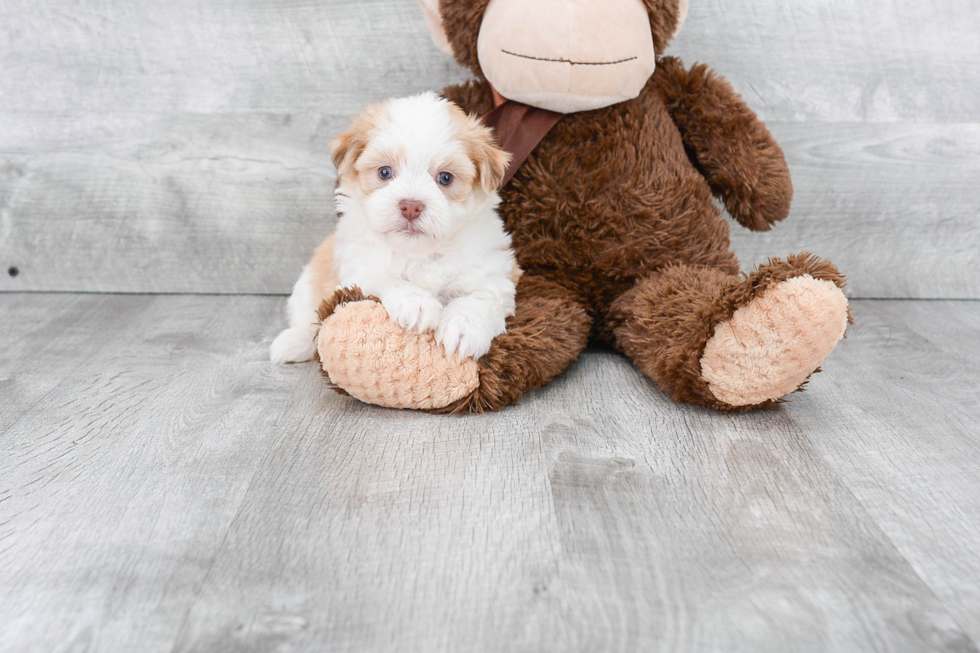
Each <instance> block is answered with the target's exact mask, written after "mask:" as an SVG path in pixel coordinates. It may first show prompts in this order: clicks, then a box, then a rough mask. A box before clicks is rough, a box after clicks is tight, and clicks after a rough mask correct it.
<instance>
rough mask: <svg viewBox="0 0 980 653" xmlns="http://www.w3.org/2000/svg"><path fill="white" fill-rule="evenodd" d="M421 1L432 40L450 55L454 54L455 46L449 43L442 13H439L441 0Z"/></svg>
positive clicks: (426, 25)
mask: <svg viewBox="0 0 980 653" xmlns="http://www.w3.org/2000/svg"><path fill="white" fill-rule="evenodd" d="M419 3H420V4H421V5H422V15H423V16H424V17H425V28H426V29H427V30H429V36H431V37H432V42H433V43H435V44H436V47H437V48H439V49H440V50H442V51H443V52H445V53H446V54H448V55H449V56H450V57H451V56H453V46H452V45H450V44H449V37H448V36H446V28H445V26H444V25H443V24H442V15H441V14H440V13H439V0H419Z"/></svg>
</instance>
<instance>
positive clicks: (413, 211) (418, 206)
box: [398, 200, 425, 222]
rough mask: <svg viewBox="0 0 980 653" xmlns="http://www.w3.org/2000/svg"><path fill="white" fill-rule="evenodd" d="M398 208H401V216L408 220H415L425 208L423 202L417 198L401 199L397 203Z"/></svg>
mask: <svg viewBox="0 0 980 653" xmlns="http://www.w3.org/2000/svg"><path fill="white" fill-rule="evenodd" d="M398 208H400V209H401V210H402V217H403V218H405V219H406V220H408V221H409V222H415V221H416V220H418V219H419V216H420V215H422V211H424V210H425V204H423V203H422V202H419V201H418V200H402V201H401V202H399V203H398Z"/></svg>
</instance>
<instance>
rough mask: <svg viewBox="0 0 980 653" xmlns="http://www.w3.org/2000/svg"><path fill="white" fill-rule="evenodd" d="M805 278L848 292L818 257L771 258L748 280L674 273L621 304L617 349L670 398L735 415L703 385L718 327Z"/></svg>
mask: <svg viewBox="0 0 980 653" xmlns="http://www.w3.org/2000/svg"><path fill="white" fill-rule="evenodd" d="M805 274H809V275H810V276H812V277H813V278H814V279H821V280H826V281H831V282H833V283H834V285H836V286H837V287H838V288H843V287H844V277H843V276H842V275H841V274H840V273H839V272H838V271H837V269H836V268H835V267H834V266H833V265H831V264H830V263H827V262H826V261H821V260H820V259H818V258H817V257H815V256H813V255H812V254H801V255H798V256H797V255H791V256H790V257H789V258H788V259H787V260H785V261H780V260H775V259H770V260H769V262H768V263H766V264H765V265H762V266H760V267H759V269H758V270H756V271H755V272H753V273H752V274H751V275H749V276H748V277H747V278H739V277H735V276H732V275H729V274H725V273H724V272H721V271H719V270H716V269H712V268H703V267H702V268H696V267H691V266H687V265H673V266H669V267H667V268H666V269H664V270H662V271H660V272H658V273H656V274H654V275H652V276H650V277H648V278H646V279H644V280H642V281H640V282H639V283H637V284H636V286H634V287H633V289H632V290H630V291H629V292H627V293H625V294H624V295H623V296H621V297H620V298H619V299H617V300H616V302H615V304H614V306H613V310H612V311H611V315H610V319H609V327H610V329H611V330H612V331H613V333H614V338H615V342H616V347H617V348H618V349H619V350H620V351H622V352H623V353H624V354H626V355H627V356H629V357H630V358H631V359H632V360H633V362H634V363H635V364H636V366H637V367H638V368H640V370H641V371H642V372H643V373H644V374H646V375H647V376H649V377H650V378H651V379H653V380H654V381H656V382H657V385H658V386H659V387H660V389H661V390H663V391H664V392H666V393H667V394H669V395H670V396H671V397H673V398H674V399H676V400H678V401H688V402H692V403H697V404H704V405H707V406H711V407H714V408H719V409H722V410H731V409H732V407H731V406H729V405H727V404H724V403H722V402H720V401H718V400H717V399H716V398H715V397H714V395H713V394H712V393H711V391H710V390H709V389H708V384H707V383H706V382H705V381H704V380H703V379H702V378H701V354H702V352H703V351H704V347H705V344H707V342H708V340H709V339H710V338H711V337H712V336H713V335H714V332H715V326H716V325H717V324H719V323H721V322H725V321H727V320H730V319H731V317H732V316H733V315H734V314H735V311H736V310H738V309H739V308H740V307H742V306H745V305H746V304H748V303H749V302H750V301H752V299H754V298H756V297H758V296H759V295H761V294H762V293H764V292H765V291H766V290H768V289H769V288H771V287H773V286H774V285H776V284H778V283H779V282H781V281H786V280H787V279H792V278H794V277H799V276H802V275H805ZM772 403H774V402H766V404H764V405H769V404H772Z"/></svg>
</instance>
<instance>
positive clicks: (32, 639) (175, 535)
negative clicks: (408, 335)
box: [0, 295, 322, 651]
mask: <svg viewBox="0 0 980 653" xmlns="http://www.w3.org/2000/svg"><path fill="white" fill-rule="evenodd" d="M69 300H70V301H69V302H68V303H67V304H68V305H66V298H65V297H64V296H17V295H3V296H0V315H2V316H3V317H4V322H7V323H14V324H16V323H18V322H21V320H23V321H24V322H23V323H24V324H27V321H26V318H29V317H33V316H36V315H37V314H38V313H39V312H44V311H43V310H39V309H44V308H47V311H48V312H50V314H51V315H52V317H53V318H54V319H52V320H51V323H50V324H45V323H44V322H43V321H42V322H40V323H39V324H38V325H33V326H40V327H41V328H40V329H39V330H38V331H35V332H33V333H30V334H28V335H26V336H25V337H24V338H23V339H19V340H17V341H14V342H13V343H11V345H10V349H8V345H7V344H6V343H5V346H4V349H5V351H11V352H14V356H12V357H9V358H8V357H7V356H5V357H4V359H3V360H2V361H0V379H3V384H2V389H3V394H4V397H3V399H4V411H3V413H4V415H3V425H2V426H3V428H2V429H0V433H2V435H0V479H2V480H0V606H2V607H0V631H2V633H3V634H2V636H0V641H2V643H0V648H2V649H3V650H4V651H41V650H103V651H134V650H140V651H169V650H170V649H171V647H172V646H173V641H174V638H175V636H176V632H177V630H178V629H179V627H180V623H181V620H182V618H183V616H184V614H185V613H186V612H187V610H188V609H189V608H190V605H191V604H192V602H193V600H194V596H195V594H196V592H197V591H198V589H199V587H200V582H201V580H202V579H203V578H204V576H205V574H206V573H207V569H208V567H209V565H210V564H211V560H212V558H213V554H214V552H215V551H216V550H217V549H218V547H219V545H220V543H221V541H222V538H223V537H224V534H225V532H226V531H227V527H228V525H229V524H230V523H231V520H232V519H233V517H234V515H235V513H236V511H237V510H238V507H239V504H240V502H241V498H242V496H243V493H244V491H245V488H246V487H247V486H248V484H249V483H250V481H251V478H252V476H253V475H254V472H255V469H256V467H255V466H256V464H257V462H258V460H259V459H260V458H261V456H262V453H263V451H264V449H265V448H266V447H267V446H268V445H269V443H270V442H271V440H270V438H272V436H273V434H274V433H275V430H276V428H277V425H278V422H279V420H280V419H281V417H282V415H283V414H284V413H285V414H288V415H290V416H293V415H296V416H300V415H307V414H309V413H311V412H312V411H310V410H308V408H306V405H307V404H308V402H309V401H310V400H311V398H319V397H320V394H319V392H321V391H322V387H321V383H320V380H319V379H315V378H313V377H312V375H311V377H310V381H311V385H308V386H306V387H303V386H302V385H296V384H292V383H291V384H289V385H288V386H287V385H280V391H276V390H275V389H274V387H273V386H275V385H277V383H278V382H276V381H275V379H276V378H277V377H280V378H281V376H282V371H281V370H278V369H276V368H274V367H272V366H270V365H269V364H268V362H267V360H266V355H265V353H266V348H267V346H268V341H269V337H268V336H269V332H270V326H271V325H272V324H273V323H274V322H276V321H277V320H278V319H279V315H280V311H281V309H282V302H281V300H279V299H272V298H248V299H245V300H241V299H237V298H201V297H196V298H187V297H157V298H148V297H98V296H86V297H76V298H69ZM71 318H73V319H71ZM16 330H17V329H16V328H15V329H14V331H15V333H16ZM57 330H60V331H61V333H60V334H59V333H55V331H57ZM99 334H101V336H100V335H99ZM100 338H101V339H100ZM41 341H47V342H48V343H52V344H51V346H49V347H38V348H36V349H35V348H34V346H35V345H37V344H38V343H40V342H41ZM89 345H92V351H91V352H89V351H86V349H85V347H88V346H89ZM45 379H46V380H47V382H46V381H45ZM51 379H54V380H55V381H56V382H55V383H51V382H50V380H51ZM270 382H271V383H272V385H270ZM263 396H265V397H270V398H271V397H272V396H274V397H275V399H274V400H272V401H269V402H261V401H257V400H256V398H258V397H263ZM11 397H13V402H12V403H13V405H14V406H15V407H16V408H17V409H18V412H19V415H17V416H15V417H13V418H11V419H8V414H7V407H8V406H10V405H11V404H10V403H7V402H8V401H9V400H10V398H11ZM292 398H298V399H299V400H300V401H301V402H303V404H304V407H303V408H300V407H297V406H296V405H295V403H294V401H293V399H292ZM25 406H26V407H27V410H26V411H24V410H20V409H21V408H23V407H25Z"/></svg>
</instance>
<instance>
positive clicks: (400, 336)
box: [317, 274, 592, 412]
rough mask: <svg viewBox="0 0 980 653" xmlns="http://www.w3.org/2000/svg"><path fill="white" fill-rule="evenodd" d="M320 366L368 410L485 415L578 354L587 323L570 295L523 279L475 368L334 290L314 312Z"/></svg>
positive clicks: (372, 306) (351, 293) (374, 304)
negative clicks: (511, 311) (502, 327)
mask: <svg viewBox="0 0 980 653" xmlns="http://www.w3.org/2000/svg"><path fill="white" fill-rule="evenodd" d="M320 319H321V322H322V324H321V327H320V332H319V334H318V336H317V350H318V357H319V360H320V364H321V366H322V368H323V370H324V372H325V373H326V374H327V375H328V376H329V377H330V380H331V381H332V382H333V383H334V384H335V386H336V388H337V389H338V390H342V391H344V392H346V393H348V394H351V395H353V396H354V397H356V398H358V399H360V400H362V401H364V402H367V403H371V404H376V405H380V406H387V407H390V408H414V409H420V410H430V411H436V412H485V411H492V410H497V409H499V408H501V407H502V406H505V405H508V404H514V403H517V400H518V399H519V398H520V396H521V395H522V394H524V393H525V392H527V391H528V390H531V389H533V388H537V387H540V386H542V385H544V384H545V383H547V382H548V381H550V380H551V379H553V378H554V377H555V376H557V375H558V374H560V373H561V372H562V371H564V370H565V368H567V367H568V366H569V365H570V364H571V363H572V362H573V361H574V360H575V359H576V358H577V357H578V355H579V354H580V353H581V352H582V350H583V349H585V345H586V342H587V340H588V335H589V330H590V328H591V325H592V320H591V318H590V317H589V316H588V314H587V313H586V311H585V309H584V308H583V307H582V306H581V305H580V304H579V303H578V302H577V301H576V299H575V297H574V295H573V293H571V292H569V291H567V290H565V289H564V288H562V287H561V286H559V285H558V284H555V283H552V282H550V281H547V280H544V279H541V278H535V277H533V276H531V275H527V274H525V275H524V276H523V277H521V280H520V281H519V282H518V286H517V311H516V314H515V315H514V316H513V317H511V318H510V319H509V320H508V321H507V333H505V334H503V335H501V336H498V337H497V338H495V339H494V341H493V346H492V347H491V349H490V351H489V352H488V353H487V354H486V355H485V356H484V357H483V358H481V359H480V360H479V361H478V362H477V361H473V360H471V359H462V360H461V359H458V358H456V357H447V356H446V354H445V351H444V350H443V348H442V346H441V345H439V344H438V343H437V342H436V341H435V338H433V337H432V334H431V333H421V334H420V333H416V332H410V331H405V330H404V329H402V328H401V327H399V326H398V325H397V324H395V323H394V322H392V321H391V320H390V319H389V318H388V315H387V313H386V311H385V310H384V307H383V306H381V304H380V303H379V302H378V301H377V300H376V299H375V298H371V297H364V295H363V294H361V293H360V291H357V290H356V289H354V290H342V291H338V292H337V294H336V295H335V296H334V297H333V299H331V300H329V301H326V302H324V305H323V306H322V307H321V309H320Z"/></svg>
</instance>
